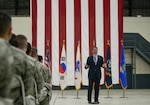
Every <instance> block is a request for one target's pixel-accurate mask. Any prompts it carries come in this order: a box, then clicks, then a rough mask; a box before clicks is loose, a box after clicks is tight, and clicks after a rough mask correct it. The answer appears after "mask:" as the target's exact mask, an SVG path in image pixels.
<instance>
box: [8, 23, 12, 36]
mask: <svg viewBox="0 0 150 105" xmlns="http://www.w3.org/2000/svg"><path fill="white" fill-rule="evenodd" d="M8 35H9V39H10V38H11V35H12V27H11V26H10V27H9V29H8Z"/></svg>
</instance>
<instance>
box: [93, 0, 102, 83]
mask: <svg viewBox="0 0 150 105" xmlns="http://www.w3.org/2000/svg"><path fill="white" fill-rule="evenodd" d="M95 3H96V46H97V47H98V54H99V55H101V56H102V57H104V27H103V26H104V25H103V24H104V20H103V0H96V2H95ZM101 72H102V78H101V83H100V84H101V85H102V84H104V69H103V68H102V69H101Z"/></svg>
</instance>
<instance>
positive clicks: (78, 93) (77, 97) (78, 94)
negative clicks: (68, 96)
mask: <svg viewBox="0 0 150 105" xmlns="http://www.w3.org/2000/svg"><path fill="white" fill-rule="evenodd" d="M77 99H79V90H77Z"/></svg>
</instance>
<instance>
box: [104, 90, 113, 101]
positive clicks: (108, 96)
mask: <svg viewBox="0 0 150 105" xmlns="http://www.w3.org/2000/svg"><path fill="white" fill-rule="evenodd" d="M105 98H106V99H108V98H112V97H110V95H109V88H108V89H107V97H105Z"/></svg>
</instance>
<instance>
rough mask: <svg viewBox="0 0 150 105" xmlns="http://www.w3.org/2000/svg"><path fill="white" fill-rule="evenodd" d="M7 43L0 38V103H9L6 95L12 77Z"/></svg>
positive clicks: (4, 104)
mask: <svg viewBox="0 0 150 105" xmlns="http://www.w3.org/2000/svg"><path fill="white" fill-rule="evenodd" d="M10 48H11V46H10V45H9V43H8V42H7V41H5V40H3V39H1V38H0V105H10V104H8V103H10V102H8V100H7V98H8V95H9V92H10V83H11V79H12V73H11V70H12V69H13V56H12V53H11V50H10Z"/></svg>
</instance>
